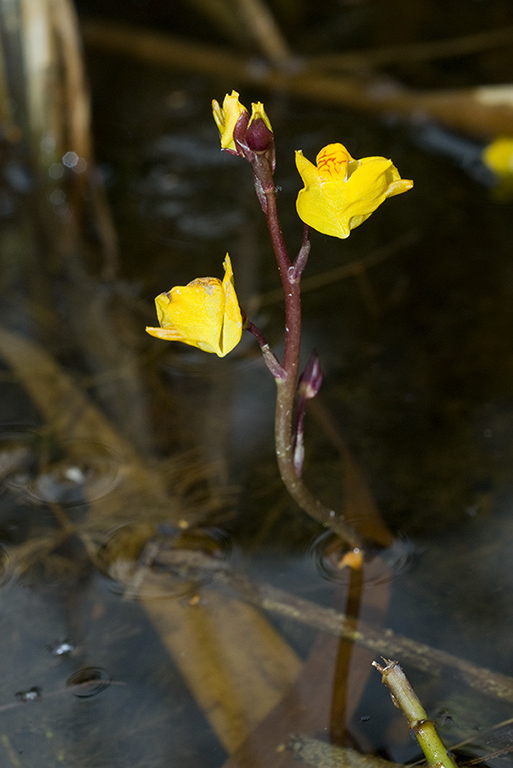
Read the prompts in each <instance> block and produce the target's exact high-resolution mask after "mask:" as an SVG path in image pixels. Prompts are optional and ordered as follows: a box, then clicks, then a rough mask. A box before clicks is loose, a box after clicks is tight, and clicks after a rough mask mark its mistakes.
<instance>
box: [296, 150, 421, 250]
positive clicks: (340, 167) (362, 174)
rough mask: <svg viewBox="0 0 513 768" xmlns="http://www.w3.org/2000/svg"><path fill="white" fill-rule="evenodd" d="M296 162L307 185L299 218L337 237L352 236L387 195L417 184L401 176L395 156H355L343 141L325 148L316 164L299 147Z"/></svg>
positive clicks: (299, 205)
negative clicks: (394, 162) (357, 158)
mask: <svg viewBox="0 0 513 768" xmlns="http://www.w3.org/2000/svg"><path fill="white" fill-rule="evenodd" d="M296 166H297V169H298V171H299V173H300V176H301V178H302V179H303V183H304V185H305V186H304V188H303V189H302V190H301V191H300V192H299V194H298V197H297V202H296V207H297V212H298V215H299V218H300V219H301V220H302V221H304V223H305V224H308V225H310V226H311V227H313V229H317V230H318V231H319V232H322V233H324V234H325V235H332V236H333V237H341V238H346V237H349V235H350V233H351V230H352V229H354V228H355V227H359V226H360V224H361V223H362V222H364V221H365V220H366V219H368V218H369V216H370V215H371V213H373V212H374V211H375V210H376V208H378V207H379V206H380V205H381V203H383V202H384V200H385V199H386V198H387V197H393V195H400V194H401V193H402V192H406V191H407V190H408V189H411V188H412V186H413V181H409V180H407V179H401V177H400V175H399V171H398V170H397V168H396V167H395V165H393V163H392V161H391V160H387V159H386V158H384V157H364V158H362V159H361V160H354V159H353V158H352V157H351V155H350V154H349V152H348V151H347V149H346V148H345V147H344V146H343V145H342V144H328V146H327V147H324V149H321V151H320V152H319V154H318V155H317V165H316V166H315V165H314V164H313V163H311V162H310V161H309V160H307V159H306V157H304V156H303V153H302V152H301V150H298V151H297V152H296Z"/></svg>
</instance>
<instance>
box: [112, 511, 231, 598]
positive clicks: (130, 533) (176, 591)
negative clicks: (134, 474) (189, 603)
mask: <svg viewBox="0 0 513 768" xmlns="http://www.w3.org/2000/svg"><path fill="white" fill-rule="evenodd" d="M188 552H189V553H195V552H196V553H198V554H200V555H202V556H204V557H205V560H204V562H208V560H209V559H211V560H212V565H213V567H214V568H215V567H216V566H220V565H222V564H224V565H226V564H227V563H228V562H229V561H231V560H232V559H233V542H232V540H231V538H230V537H229V536H228V534H227V533H226V532H225V531H223V530H222V529H220V528H205V529H201V528H197V529H191V530H180V528H175V529H173V528H171V527H170V526H162V527H161V528H160V529H155V528H154V527H153V526H151V525H150V524H143V523H141V524H138V525H136V524H133V525H127V526H121V527H120V528H118V529H116V530H115V531H114V532H113V533H112V534H111V535H110V536H109V537H108V538H107V540H106V541H105V542H104V544H103V545H102V546H101V548H100V550H99V552H98V559H99V563H100V567H101V568H102V571H103V572H104V573H105V575H106V576H108V577H109V579H110V582H109V583H110V588H111V589H112V591H113V592H115V593H117V594H121V595H123V597H125V598H130V599H135V600H148V599H152V598H169V597H183V596H185V595H193V594H194V593H195V592H196V591H197V589H198V587H199V586H200V585H202V584H206V583H208V581H209V580H210V579H211V578H212V576H209V570H208V568H205V570H204V571H203V572H202V574H201V575H199V574H198V575H197V576H196V578H193V579H191V578H190V577H189V574H187V573H186V572H185V571H184V570H183V569H180V567H178V568H176V565H175V567H173V565H174V561H173V553H176V554H177V555H179V556H180V555H183V556H184V559H186V558H187V553H188ZM178 559H179V558H178Z"/></svg>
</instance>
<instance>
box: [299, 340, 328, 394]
mask: <svg viewBox="0 0 513 768" xmlns="http://www.w3.org/2000/svg"><path fill="white" fill-rule="evenodd" d="M321 384H322V371H321V366H320V363H319V357H318V355H317V352H315V350H314V351H313V352H312V354H311V355H310V357H309V358H308V362H307V364H306V365H305V369H304V371H303V373H302V374H301V376H300V377H299V382H298V386H297V394H298V398H301V399H304V400H311V399H312V397H315V396H316V394H317V393H318V392H319V390H320V388H321Z"/></svg>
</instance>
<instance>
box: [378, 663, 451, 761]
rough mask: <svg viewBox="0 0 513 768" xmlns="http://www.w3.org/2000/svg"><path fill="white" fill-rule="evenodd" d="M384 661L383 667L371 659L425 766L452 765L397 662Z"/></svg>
mask: <svg viewBox="0 0 513 768" xmlns="http://www.w3.org/2000/svg"><path fill="white" fill-rule="evenodd" d="M384 661H385V664H386V666H384V667H383V666H381V664H378V662H377V661H373V662H372V665H373V666H374V667H376V669H377V670H378V672H380V673H381V680H382V682H383V683H384V684H385V685H386V686H387V688H388V689H389V691H390V694H391V696H392V701H393V702H394V704H395V705H396V707H399V709H400V710H402V712H403V713H404V715H405V717H406V719H407V721H408V725H409V726H410V729H411V731H412V733H413V734H414V736H415V738H416V739H417V741H418V743H419V746H420V748H421V749H422V751H423V753H424V755H425V757H426V760H427V763H428V766H431V767H432V768H456V763H455V761H454V760H453V759H452V757H451V756H450V755H449V753H448V752H447V749H446V748H445V746H444V743H443V742H442V739H441V738H440V736H439V735H438V733H437V730H436V728H435V724H434V722H433V721H432V720H430V719H429V718H428V716H427V714H426V711H425V709H424V707H423V706H422V704H421V703H420V700H419V698H418V696H417V694H416V693H415V691H414V690H413V688H412V687H411V685H410V682H409V680H408V678H407V677H406V675H405V674H404V672H403V670H402V669H401V666H400V665H399V663H398V662H397V661H388V660H386V659H384Z"/></svg>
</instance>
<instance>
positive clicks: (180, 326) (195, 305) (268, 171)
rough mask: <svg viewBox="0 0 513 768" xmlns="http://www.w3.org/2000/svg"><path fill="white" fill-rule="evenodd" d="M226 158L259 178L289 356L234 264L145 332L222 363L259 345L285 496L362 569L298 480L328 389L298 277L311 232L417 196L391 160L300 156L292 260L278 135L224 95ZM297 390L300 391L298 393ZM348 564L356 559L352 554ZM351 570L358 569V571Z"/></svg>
mask: <svg viewBox="0 0 513 768" xmlns="http://www.w3.org/2000/svg"><path fill="white" fill-rule="evenodd" d="M212 111H213V116H214V120H215V123H216V125H217V127H218V129H219V134H220V139H221V149H223V150H225V151H226V152H229V153H230V154H232V155H236V156H239V157H243V158H244V159H245V160H247V161H248V162H249V163H250V165H251V167H252V170H253V180H254V184H255V191H256V195H257V198H258V200H259V202H260V205H261V208H262V211H263V212H264V215H265V217H266V221H267V228H268V230H269V235H270V238H271V243H272V246H273V250H274V253H275V256H276V263H277V265H278V271H279V274H280V279H281V284H282V287H283V293H284V302H285V346H284V353H283V360H282V361H281V362H280V360H278V358H277V356H276V355H275V353H274V352H273V351H272V349H271V348H270V346H269V344H268V343H267V341H266V339H265V338H264V336H263V334H262V333H261V331H260V330H259V329H258V328H257V327H256V326H255V325H254V324H253V323H252V322H251V321H250V320H249V319H248V318H247V317H246V315H245V313H244V312H243V311H242V310H241V308H240V307H239V303H238V299H237V295H236V293H235V286H234V279H233V272H232V267H231V261H230V257H229V256H228V254H227V255H226V258H225V261H224V265H223V266H224V270H225V276H224V279H223V280H222V281H221V280H220V279H219V278H212V277H205V278H197V279H196V280H193V281H192V282H191V283H189V284H188V285H186V286H176V287H174V288H171V289H170V290H169V291H166V292H165V293H162V294H160V296H157V298H156V300H155V303H156V309H157V317H158V321H159V327H157V328H153V327H148V328H147V329H146V330H147V331H148V333H150V334H151V335H152V336H156V337H157V338H160V339H165V340H167V341H181V342H183V343H185V344H189V345H190V346H193V347H197V348H198V349H201V350H203V351H204V352H211V353H214V354H216V355H218V357H224V356H225V355H226V354H228V353H229V352H231V351H232V350H233V349H234V347H235V346H236V345H237V344H238V343H239V341H240V338H241V334H242V330H243V329H245V330H248V331H249V332H250V333H252V334H253V336H254V337H255V339H256V340H257V342H258V344H259V346H260V349H261V351H262V355H263V358H264V362H265V364H266V365H267V367H268V369H269V370H270V372H271V374H272V375H273V377H274V379H275V381H276V414H275V448H276V456H277V460H278V468H279V471H280V475H281V478H282V480H283V483H284V484H285V487H286V488H287V490H288V491H289V493H290V495H291V496H292V498H293V499H294V500H295V501H296V502H297V503H298V505H299V506H300V507H301V508H302V509H303V510H304V511H305V512H306V513H308V514H309V515H310V516H311V517H312V518H313V519H314V520H316V521H317V522H319V523H320V524H321V525H323V526H325V527H327V528H331V529H332V530H333V531H334V532H335V533H336V534H337V535H338V536H339V537H340V538H341V539H342V540H343V541H344V542H345V543H346V544H347V545H348V546H349V547H351V548H352V549H353V555H355V556H356V557H354V563H356V564H359V563H361V556H362V543H363V542H362V539H361V537H360V536H359V534H358V533H357V532H356V530H355V529H354V528H353V526H352V525H351V524H350V523H348V522H347V521H346V520H345V519H344V517H343V515H341V514H337V513H335V511H334V510H332V509H329V508H328V507H326V506H324V504H322V502H321V501H320V500H319V499H317V498H316V497H315V496H314V495H313V494H312V493H311V492H310V490H309V489H308V488H307V487H306V485H305V484H304V482H303V480H302V471H303V459H304V443H303V428H304V417H305V409H306V403H307V401H308V400H309V399H311V398H312V397H315V396H316V395H317V393H318V391H319V388H320V386H321V382H322V374H321V370H320V365H319V361H318V359H317V355H315V354H313V355H311V356H310V359H309V361H308V363H307V365H306V368H305V370H304V371H303V373H302V375H301V377H299V359H300V352H301V277H302V275H303V272H304V270H305V267H306V265H307V262H308V258H309V256H310V227H313V228H314V229H317V230H318V231H319V232H323V233H324V234H327V235H332V236H334V237H340V238H346V237H348V236H349V234H350V232H351V230H352V229H354V228H355V227H358V226H360V224H361V223H362V222H364V221H366V219H368V218H369V216H370V215H371V214H372V213H373V212H374V211H375V210H376V209H377V208H378V207H379V206H380V205H381V204H382V203H383V202H384V201H385V199H386V198H388V197H393V196H394V195H399V194H401V193H402V192H406V191H407V190H408V189H411V187H412V186H413V182H412V181H410V180H405V179H401V176H400V175H399V172H398V170H397V168H396V167H395V166H394V165H393V164H392V161H391V160H387V159H386V158H383V157H366V158H362V159H361V160H355V159H354V158H352V157H351V155H350V154H349V152H348V151H347V149H346V148H345V147H344V146H343V145H342V144H329V145H328V146H327V147H324V149H322V150H321V151H320V152H319V154H318V155H317V159H316V165H313V163H311V162H310V161H309V160H307V159H306V158H305V157H304V156H303V153H302V152H301V151H300V150H299V151H298V152H296V165H297V168H298V171H299V173H300V175H301V177H302V179H303V183H304V188H303V189H302V190H301V191H300V192H299V194H298V198H297V202H296V208H297V212H298V215H299V218H300V219H301V220H302V221H303V224H304V227H303V237H302V243H301V247H300V249H299V252H298V255H297V257H296V259H295V260H294V261H292V260H291V258H290V256H289V253H288V250H287V246H286V243H285V239H284V237H283V233H282V230H281V226H280V222H279V218H278V210H277V202H276V189H275V185H274V170H275V167H276V155H275V146H274V134H273V129H272V126H271V123H270V121H269V118H268V117H267V115H266V113H265V109H264V105H263V104H262V103H261V102H257V103H256V104H252V109H251V115H250V113H249V111H248V110H247V109H246V107H245V106H244V105H243V104H241V102H240V101H239V94H238V93H237V92H236V91H232V93H231V94H226V96H225V97H224V100H223V103H222V106H221V105H220V104H219V103H218V102H217V101H213V102H212ZM298 384H299V387H298ZM348 554H350V553H348ZM354 567H359V565H355V566H354Z"/></svg>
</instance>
